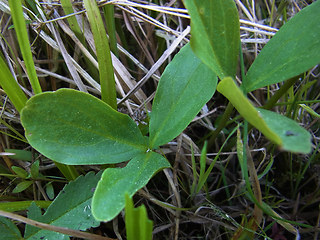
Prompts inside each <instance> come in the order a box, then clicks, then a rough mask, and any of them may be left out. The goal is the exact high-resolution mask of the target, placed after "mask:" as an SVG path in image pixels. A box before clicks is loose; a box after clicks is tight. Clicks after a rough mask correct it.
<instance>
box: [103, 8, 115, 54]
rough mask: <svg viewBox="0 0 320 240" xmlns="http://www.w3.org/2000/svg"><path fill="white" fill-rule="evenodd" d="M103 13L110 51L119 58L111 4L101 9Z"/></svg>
mask: <svg viewBox="0 0 320 240" xmlns="http://www.w3.org/2000/svg"><path fill="white" fill-rule="evenodd" d="M103 13H104V18H105V20H106V26H107V30H108V35H109V41H110V49H111V51H112V52H113V53H114V55H116V56H117V57H119V51H118V48H117V35H116V23H115V18H114V6H113V5H112V4H109V5H105V6H104V7H103Z"/></svg>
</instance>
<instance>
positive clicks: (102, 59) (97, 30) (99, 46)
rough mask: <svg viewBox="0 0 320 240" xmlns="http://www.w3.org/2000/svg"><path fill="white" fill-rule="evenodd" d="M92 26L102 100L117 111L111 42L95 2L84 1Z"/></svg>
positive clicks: (90, 0) (91, 0)
mask: <svg viewBox="0 0 320 240" xmlns="http://www.w3.org/2000/svg"><path fill="white" fill-rule="evenodd" d="M83 3H84V6H85V8H86V10H87V14H88V19H89V23H90V26H91V30H92V34H93V38H94V43H95V46H96V53H97V58H98V63H99V74H100V85H101V99H102V101H104V102H105V103H107V104H109V105H110V106H111V107H112V108H113V109H117V99H116V86H115V79H114V72H113V65H112V60H111V54H110V48H109V41H108V38H107V34H106V31H105V29H104V24H103V21H102V17H101V15H100V11H99V8H98V6H97V3H96V1H95V0H84V1H83Z"/></svg>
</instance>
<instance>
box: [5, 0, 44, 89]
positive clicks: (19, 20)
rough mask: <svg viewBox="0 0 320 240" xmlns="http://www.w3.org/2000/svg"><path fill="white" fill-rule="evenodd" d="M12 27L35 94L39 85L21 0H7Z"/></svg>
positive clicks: (39, 87)
mask: <svg viewBox="0 0 320 240" xmlns="http://www.w3.org/2000/svg"><path fill="white" fill-rule="evenodd" d="M9 6H10V9H11V15H12V20H13V24H14V29H15V32H16V34H17V38H18V42H19V46H20V50H21V53H22V57H23V60H24V64H25V66H26V69H27V74H28V77H29V81H30V84H31V86H32V89H33V92H34V93H35V94H38V93H41V92H42V90H41V86H40V83H39V80H38V76H37V72H36V69H35V67H34V62H33V58H32V53H31V47H30V42H29V37H28V33H27V29H26V22H25V19H24V17H23V11H22V3H21V0H9Z"/></svg>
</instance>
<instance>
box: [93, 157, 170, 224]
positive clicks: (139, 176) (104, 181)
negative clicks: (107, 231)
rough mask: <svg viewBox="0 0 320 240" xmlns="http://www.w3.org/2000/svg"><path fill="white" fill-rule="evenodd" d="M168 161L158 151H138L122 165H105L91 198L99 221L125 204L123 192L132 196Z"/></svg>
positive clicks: (117, 211)
mask: <svg viewBox="0 0 320 240" xmlns="http://www.w3.org/2000/svg"><path fill="white" fill-rule="evenodd" d="M168 167H170V164H169V163H168V161H167V160H166V159H165V158H163V157H162V156H161V155H159V154H158V153H154V152H148V153H144V154H139V155H138V156H136V157H135V158H134V159H132V160H131V161H130V162H129V163H128V164H127V166H125V167H124V168H108V169H106V170H105V171H104V173H103V175H102V178H101V180H100V181H99V183H98V186H97V189H96V191H95V192H94V196H93V200H92V214H93V216H94V217H95V218H96V219H97V220H99V221H110V220H112V219H113V218H114V217H115V216H117V215H118V214H119V213H120V211H121V210H122V209H123V208H124V206H125V194H126V193H128V195H129V196H130V197H132V196H133V195H134V194H135V193H136V192H137V191H138V190H139V189H140V188H142V187H144V186H145V185H146V184H147V183H148V181H149V180H150V178H151V177H152V176H153V175H154V174H155V173H157V172H158V171H159V170H161V169H163V168H168Z"/></svg>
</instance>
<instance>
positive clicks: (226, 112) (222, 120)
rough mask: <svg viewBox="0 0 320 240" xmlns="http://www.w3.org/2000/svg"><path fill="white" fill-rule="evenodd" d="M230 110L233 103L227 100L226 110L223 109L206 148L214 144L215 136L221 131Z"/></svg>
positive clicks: (226, 121)
mask: <svg viewBox="0 0 320 240" xmlns="http://www.w3.org/2000/svg"><path fill="white" fill-rule="evenodd" d="M232 111H233V105H232V104H231V103H230V102H229V103H228V105H227V108H226V110H225V111H224V113H223V115H222V117H221V119H220V121H219V126H218V127H217V128H216V129H215V130H214V131H213V132H212V134H211V137H210V139H209V141H208V148H209V149H210V148H211V147H212V146H213V145H214V142H215V140H216V138H217V137H218V135H219V133H220V132H221V130H222V129H223V128H224V127H225V126H226V125H227V123H228V120H229V118H230V115H231V113H232Z"/></svg>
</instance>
